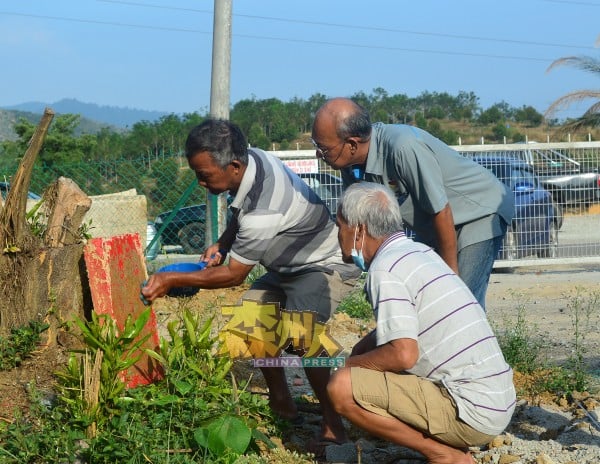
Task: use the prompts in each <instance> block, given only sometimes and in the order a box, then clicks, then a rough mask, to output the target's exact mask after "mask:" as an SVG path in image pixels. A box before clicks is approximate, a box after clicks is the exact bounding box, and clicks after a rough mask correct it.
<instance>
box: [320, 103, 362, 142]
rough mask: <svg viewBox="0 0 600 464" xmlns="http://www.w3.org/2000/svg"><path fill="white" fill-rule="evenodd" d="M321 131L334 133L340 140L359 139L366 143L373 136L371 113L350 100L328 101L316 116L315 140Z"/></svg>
mask: <svg viewBox="0 0 600 464" xmlns="http://www.w3.org/2000/svg"><path fill="white" fill-rule="evenodd" d="M321 131H326V132H328V133H330V132H331V131H334V133H335V135H336V136H337V138H338V139H340V140H345V139H347V138H348V137H359V138H360V139H361V140H362V141H365V140H367V139H368V138H369V136H370V135H371V120H370V118H369V113H368V111H367V110H366V109H364V108H363V107H362V106H360V105H359V104H358V103H355V102H354V101H352V100H350V99H349V98H342V97H338V98H332V99H330V100H327V101H326V102H325V103H324V104H323V106H321V108H319V110H318V111H317V113H316V114H315V121H314V123H313V138H315V135H316V134H315V132H321ZM329 135H330V134H329Z"/></svg>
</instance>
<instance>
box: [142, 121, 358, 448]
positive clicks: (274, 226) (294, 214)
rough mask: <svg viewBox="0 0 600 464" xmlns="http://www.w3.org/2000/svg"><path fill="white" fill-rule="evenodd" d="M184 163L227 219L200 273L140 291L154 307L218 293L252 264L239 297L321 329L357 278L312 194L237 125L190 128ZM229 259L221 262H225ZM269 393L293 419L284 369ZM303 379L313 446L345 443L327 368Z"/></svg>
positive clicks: (158, 279)
mask: <svg viewBox="0 0 600 464" xmlns="http://www.w3.org/2000/svg"><path fill="white" fill-rule="evenodd" d="M186 156H187V159H188V163H189V166H190V168H191V169H192V170H193V171H194V172H195V173H196V177H197V179H198V183H199V184H200V185H201V186H202V187H204V188H206V189H207V190H208V191H209V192H211V193H213V194H220V193H224V192H227V191H228V192H229V193H230V194H231V195H233V196H234V199H233V201H232V203H231V206H230V207H231V209H232V211H233V219H232V220H231V221H230V222H229V224H228V225H227V228H226V230H225V231H224V233H223V234H222V236H221V237H220V238H219V240H218V242H217V243H215V244H212V245H211V246H209V247H208V248H207V249H206V251H205V253H204V255H203V257H202V260H203V261H206V262H208V265H207V268H206V269H204V270H202V271H196V272H189V273H175V272H161V273H156V274H154V275H152V276H151V277H150V279H149V280H148V283H147V285H146V286H145V287H144V288H143V289H142V294H143V295H144V297H145V298H146V299H147V300H149V301H153V300H154V299H156V298H158V297H161V296H164V295H165V294H166V293H167V292H168V291H169V290H170V289H171V288H173V287H200V288H224V287H232V286H236V285H240V284H242V283H243V282H244V279H245V278H246V276H247V275H248V274H249V273H250V271H251V270H252V268H253V267H254V266H255V265H257V264H259V263H260V264H262V265H263V266H264V267H265V268H266V269H267V273H266V274H264V275H263V276H262V277H260V278H259V279H258V280H256V281H255V282H254V283H253V284H252V286H251V288H250V290H248V291H247V292H246V293H245V294H244V295H243V297H242V299H244V300H252V301H258V302H261V303H280V305H281V308H284V309H285V310H287V311H303V312H304V311H313V312H315V313H316V314H317V315H316V317H317V319H318V321H320V322H322V323H324V322H326V321H327V320H328V319H329V318H330V316H331V315H332V313H333V311H334V310H335V308H336V307H337V305H338V304H339V302H340V301H341V300H342V298H343V297H344V296H345V295H346V294H347V293H348V292H349V291H350V290H352V288H353V286H354V285H355V283H356V279H357V278H358V277H359V276H360V271H359V270H358V269H356V267H355V266H353V265H351V264H346V263H344V262H343V260H342V256H341V252H340V249H339V245H338V242H337V229H336V227H335V224H334V222H333V221H332V219H331V215H330V213H329V210H328V209H327V207H326V206H325V204H324V203H323V202H322V201H321V199H320V198H319V197H318V196H317V195H316V194H315V193H314V192H313V191H312V190H311V189H310V187H309V186H308V185H307V184H306V183H305V182H304V181H303V180H302V179H300V177H298V176H297V175H296V174H294V173H293V172H292V171H291V170H289V169H288V168H287V167H286V166H285V165H284V164H283V163H282V162H281V161H280V160H279V159H278V158H276V157H274V156H272V155H269V154H267V153H265V152H264V151H262V150H258V149H249V148H247V143H246V139H245V137H244V135H243V134H242V132H241V130H240V129H239V127H238V126H236V125H235V124H233V123H231V122H228V121H223V120H216V119H209V120H206V121H204V122H203V123H202V124H200V125H198V126H196V127H195V128H193V129H192V130H191V132H190V134H189V136H188V138H187V141H186ZM222 250H225V251H226V252H227V253H228V254H229V260H228V262H227V263H226V264H224V263H223V261H224V258H225V256H222V255H221V251H222ZM261 370H262V373H263V375H264V377H265V380H266V383H267V386H268V388H269V404H270V405H271V408H272V409H273V411H274V412H275V413H276V414H277V415H278V416H280V417H281V418H284V419H289V420H292V421H295V419H297V418H298V411H297V408H296V405H295V403H294V401H293V399H292V397H291V395H290V392H289V388H288V385H287V380H286V377H285V373H284V370H283V368H281V367H264V368H261ZM305 372H306V375H307V378H308V380H309V382H310V384H311V386H312V388H313V390H314V392H315V395H316V397H317V398H318V400H319V402H320V403H321V407H322V411H323V422H322V429H321V433H320V436H319V437H318V438H319V439H322V440H327V441H331V442H337V443H343V442H344V441H346V440H347V436H346V433H345V430H344V427H343V424H342V421H341V418H340V416H339V415H338V414H337V413H336V412H335V411H334V410H333V408H332V406H331V402H330V400H329V397H328V395H327V390H326V389H327V383H328V381H329V377H330V368H329V367H306V368H305Z"/></svg>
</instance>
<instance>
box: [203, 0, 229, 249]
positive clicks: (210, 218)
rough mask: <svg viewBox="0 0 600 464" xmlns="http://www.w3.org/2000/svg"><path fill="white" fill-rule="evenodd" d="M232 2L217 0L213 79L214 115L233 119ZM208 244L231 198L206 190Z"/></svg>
mask: <svg viewBox="0 0 600 464" xmlns="http://www.w3.org/2000/svg"><path fill="white" fill-rule="evenodd" d="M231 2H232V0H214V13H213V15H214V19H213V49H212V73H211V82H210V116H211V117H213V118H218V119H229V89H230V74H231ZM206 196H207V198H206V201H207V215H206V239H207V240H206V242H205V243H206V244H207V245H208V244H213V243H215V242H216V241H217V240H218V238H219V237H220V236H221V234H222V233H223V231H224V230H225V226H226V223H227V214H226V213H227V201H226V198H225V195H224V194H221V195H213V194H212V193H210V192H207V194H206Z"/></svg>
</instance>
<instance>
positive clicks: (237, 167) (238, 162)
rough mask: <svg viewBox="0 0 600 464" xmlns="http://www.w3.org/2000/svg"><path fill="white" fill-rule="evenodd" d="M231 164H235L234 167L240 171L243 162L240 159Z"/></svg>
mask: <svg viewBox="0 0 600 464" xmlns="http://www.w3.org/2000/svg"><path fill="white" fill-rule="evenodd" d="M229 164H230V165H231V166H233V169H235V170H236V172H239V170H240V169H242V166H243V165H242V163H240V161H239V160H233V161H232V162H231V163H229Z"/></svg>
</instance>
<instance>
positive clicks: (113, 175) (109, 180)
mask: <svg viewBox="0 0 600 464" xmlns="http://www.w3.org/2000/svg"><path fill="white" fill-rule="evenodd" d="M454 148H455V149H456V150H457V151H459V152H460V153H461V154H462V155H464V156H469V157H473V158H474V159H475V160H476V161H478V162H480V163H481V164H483V165H484V166H485V167H487V168H488V169H490V170H492V171H493V172H494V173H495V174H496V175H497V176H498V177H500V178H501V180H502V181H503V182H505V183H506V184H507V185H508V186H509V188H510V189H511V191H513V192H514V195H515V203H516V204H517V207H516V210H515V218H516V219H515V221H514V222H513V224H512V225H511V228H510V230H509V233H508V234H507V238H506V240H505V243H504V246H503V250H502V254H501V256H500V258H501V259H499V260H498V261H497V263H496V266H498V267H507V266H514V265H530V264H548V263H570V262H576V263H580V262H600V184H599V183H598V182H599V181H598V177H599V175H598V166H600V142H574V143H560V144H548V143H538V144H511V145H470V146H456V147H454ZM271 153H273V154H275V155H276V156H278V157H280V158H281V159H282V160H283V162H284V163H286V164H288V165H289V166H290V167H291V168H292V169H293V170H294V171H296V172H298V173H299V174H300V176H301V177H302V178H304V180H305V181H306V182H307V183H308V184H309V185H310V186H311V187H312V188H313V189H314V190H315V191H316V192H317V194H318V195H319V196H320V197H321V198H322V199H323V200H324V202H325V203H326V205H327V206H328V207H329V209H330V211H331V212H332V214H335V209H336V205H337V200H338V198H339V197H340V195H341V193H342V181H341V178H340V175H339V172H336V171H334V170H332V169H331V168H330V167H329V166H327V165H325V164H324V163H322V162H321V161H319V160H318V159H316V158H315V152H314V150H296V151H281V152H271ZM16 169H17V162H16V161H14V162H2V161H0V182H10V176H11V175H12V174H13V173H14V172H15V171H16ZM60 176H64V177H68V178H70V179H72V180H73V181H75V182H76V183H77V184H78V185H79V186H80V187H81V189H82V190H83V191H84V192H85V193H86V194H88V195H90V196H96V195H106V194H112V193H116V192H124V191H129V190H132V189H135V191H136V192H137V193H138V195H141V196H144V197H145V199H146V209H147V211H146V214H147V220H148V221H150V223H151V224H150V225H149V227H148V230H147V237H143V238H144V240H146V242H145V243H146V245H148V244H150V242H152V239H153V237H154V236H155V235H158V236H159V238H157V239H155V241H154V243H153V247H152V250H151V251H150V253H149V257H151V258H153V257H154V256H155V255H157V254H158V255H159V256H160V255H163V256H165V255H167V254H172V253H184V254H199V253H201V252H202V251H203V250H204V247H205V245H206V244H205V223H206V206H205V203H206V192H205V190H204V189H202V188H201V187H199V186H198V185H197V182H196V179H195V176H194V173H193V172H192V171H191V170H190V169H189V167H188V165H187V161H186V159H185V157H182V156H177V155H172V156H171V155H166V154H165V155H163V156H159V157H152V158H149V157H144V158H140V159H121V160H105V161H98V162H87V163H78V164H62V165H59V164H52V165H42V164H40V165H37V166H36V167H35V169H34V172H33V177H32V182H31V188H30V190H31V191H32V192H34V193H38V194H41V193H42V192H43V191H44V190H45V189H46V187H47V186H48V185H50V184H51V183H52V182H54V181H55V180H56V179H57V178H58V177H60ZM124 201H125V202H126V201H127V200H124ZM115 211H118V212H111V211H108V210H107V211H105V213H106V214H104V215H103V216H102V219H101V220H102V221H105V222H106V224H102V226H103V227H100V226H101V224H98V223H96V224H91V225H90V226H91V229H90V232H91V234H92V236H98V235H97V234H96V232H98V233H101V231H103V230H106V229H109V230H111V229H113V228H116V229H118V228H119V226H120V225H122V224H127V223H128V222H130V221H131V220H132V215H131V214H129V213H128V212H127V208H125V209H119V210H115ZM95 229H96V230H95ZM144 235H146V234H144Z"/></svg>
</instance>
